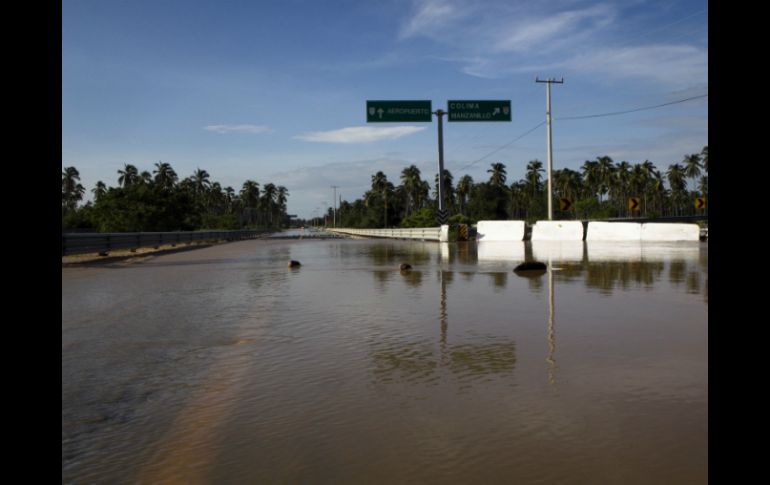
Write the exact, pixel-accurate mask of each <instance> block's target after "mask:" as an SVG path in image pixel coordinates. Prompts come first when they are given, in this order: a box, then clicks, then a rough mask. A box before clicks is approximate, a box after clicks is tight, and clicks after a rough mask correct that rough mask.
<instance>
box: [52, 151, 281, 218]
mask: <svg viewBox="0 0 770 485" xmlns="http://www.w3.org/2000/svg"><path fill="white" fill-rule="evenodd" d="M118 175H119V178H118V185H119V186H118V187H107V186H106V185H105V184H104V183H103V182H101V181H99V182H97V183H96V186H95V187H94V189H93V190H92V193H93V195H94V201H93V202H91V201H89V202H87V203H86V204H84V205H82V206H78V203H79V202H80V201H82V200H83V195H84V194H85V191H86V190H85V188H84V187H83V186H82V184H80V174H79V172H78V171H77V169H76V168H75V167H65V168H64V170H63V171H62V230H72V229H92V230H96V231H99V232H144V231H192V230H200V229H245V228H257V227H273V228H277V227H282V226H286V225H287V224H288V218H287V216H286V201H287V198H288V196H289V191H288V190H287V189H286V188H285V187H282V186H275V185H274V184H272V183H267V184H265V185H264V186H262V187H261V190H260V185H259V184H258V183H257V182H255V181H253V180H247V181H246V182H244V183H243V186H242V187H241V190H240V192H238V193H237V194H236V193H235V190H234V189H233V188H232V187H225V188H222V187H221V185H220V184H219V183H218V182H212V181H211V180H210V176H209V174H208V172H206V171H205V170H201V169H197V170H196V171H195V173H193V174H192V175H191V176H189V177H187V178H186V179H184V180H181V181H180V180H179V177H178V176H177V174H176V172H175V171H174V169H173V168H172V167H171V165H169V164H168V163H163V162H158V163H156V164H155V169H154V170H153V172H152V173H150V172H147V171H143V172H141V173H140V172H139V171H138V169H137V168H136V167H135V166H133V165H131V164H126V165H125V167H124V168H123V169H122V170H118Z"/></svg>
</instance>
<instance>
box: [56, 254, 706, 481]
mask: <svg viewBox="0 0 770 485" xmlns="http://www.w3.org/2000/svg"><path fill="white" fill-rule="evenodd" d="M291 259H293V260H298V261H300V262H302V266H301V267H300V268H288V267H287V263H288V261H289V260H291ZM525 260H527V261H530V260H539V261H544V262H546V263H549V268H550V269H549V271H548V272H546V273H545V274H541V275H536V276H532V277H524V276H519V275H517V274H515V273H513V271H512V270H513V268H514V267H515V266H516V265H517V264H518V263H520V262H522V261H525ZM707 261H708V244H707V243H676V244H660V245H656V244H644V245H642V244H639V243H636V244H622V243H620V244H619V243H611V244H601V243H593V242H576V243H539V242H519V243H493V242H486V243H484V242H482V243H478V245H477V244H475V243H468V244H462V243H457V244H446V243H444V244H440V243H433V242H424V243H423V242H408V241H383V240H380V241H372V240H256V241H255V240H252V241H241V242H236V243H230V244H224V245H220V246H214V247H209V248H205V249H198V250H195V251H189V252H183V253H175V254H168V255H164V256H159V257H156V258H152V259H149V260H147V261H144V262H141V263H138V264H124V265H121V264H114V265H111V266H101V267H79V268H63V269H62V481H63V483H216V484H219V483H463V484H466V483H599V484H603V483H608V484H615V483H617V484H621V483H622V484H629V483H677V484H681V483H706V482H707V459H708V453H707V448H708V423H707V417H708V365H707V364H708V266H707ZM402 262H407V263H409V264H411V265H412V267H413V269H412V270H411V271H409V272H401V271H399V265H400V264H401V263H402Z"/></svg>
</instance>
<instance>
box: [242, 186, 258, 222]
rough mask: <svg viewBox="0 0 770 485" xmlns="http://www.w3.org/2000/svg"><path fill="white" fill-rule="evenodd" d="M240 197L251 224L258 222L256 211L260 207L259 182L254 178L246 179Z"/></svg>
mask: <svg viewBox="0 0 770 485" xmlns="http://www.w3.org/2000/svg"><path fill="white" fill-rule="evenodd" d="M240 197H241V204H242V205H243V210H244V211H245V212H246V214H247V216H246V217H247V218H248V219H247V220H248V221H249V224H254V223H255V222H256V212H257V209H258V207H259V184H258V183H256V182H255V181H253V180H247V181H245V182H244V183H243V187H242V188H241V192H240Z"/></svg>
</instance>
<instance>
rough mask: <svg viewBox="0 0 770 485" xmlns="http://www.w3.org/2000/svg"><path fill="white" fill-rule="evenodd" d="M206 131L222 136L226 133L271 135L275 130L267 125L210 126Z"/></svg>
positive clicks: (206, 127)
mask: <svg viewBox="0 0 770 485" xmlns="http://www.w3.org/2000/svg"><path fill="white" fill-rule="evenodd" d="M203 129H204V130H206V131H213V132H215V133H220V134H223V135H224V134H226V133H250V134H258V133H270V132H272V131H273V130H272V129H271V128H270V127H269V126H266V125H209V126H204V127H203Z"/></svg>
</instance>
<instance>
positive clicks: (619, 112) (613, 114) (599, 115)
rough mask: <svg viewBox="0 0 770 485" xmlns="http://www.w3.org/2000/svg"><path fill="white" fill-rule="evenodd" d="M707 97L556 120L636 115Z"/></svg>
mask: <svg viewBox="0 0 770 485" xmlns="http://www.w3.org/2000/svg"><path fill="white" fill-rule="evenodd" d="M706 97H708V94H701V95H698V96H693V97H690V98H685V99H680V100H677V101H671V102H669V103H663V104H656V105H655V106H645V107H643V108H635V109H630V110H626V111H615V112H612V113H601V114H595V115H584V116H567V117H564V118H556V120H558V121H570V120H585V119H588V118H601V117H604V116H617V115H624V114H628V113H636V112H637V111H644V110H648V109H655V108H662V107H663V106H670V105H672V104H679V103H684V102H686V101H692V100H693V99H700V98H706Z"/></svg>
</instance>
